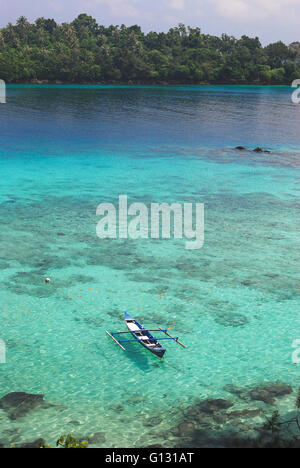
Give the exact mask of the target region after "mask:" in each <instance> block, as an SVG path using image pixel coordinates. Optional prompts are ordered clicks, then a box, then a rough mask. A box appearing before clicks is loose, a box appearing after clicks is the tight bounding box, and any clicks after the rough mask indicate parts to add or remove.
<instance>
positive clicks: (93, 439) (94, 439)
mask: <svg viewBox="0 0 300 468" xmlns="http://www.w3.org/2000/svg"><path fill="white" fill-rule="evenodd" d="M80 440H81V442H83V441H85V440H86V441H87V442H88V443H89V444H92V445H96V444H104V442H105V441H106V437H105V434H104V432H95V433H94V434H92V435H90V436H87V437H81V438H80Z"/></svg>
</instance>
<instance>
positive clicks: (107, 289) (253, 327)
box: [0, 86, 300, 447]
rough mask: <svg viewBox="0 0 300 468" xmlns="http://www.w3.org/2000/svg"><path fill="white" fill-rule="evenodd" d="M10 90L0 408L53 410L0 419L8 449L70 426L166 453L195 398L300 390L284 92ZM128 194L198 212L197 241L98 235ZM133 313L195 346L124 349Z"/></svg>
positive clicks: (0, 217) (294, 178)
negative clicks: (41, 400)
mask: <svg viewBox="0 0 300 468" xmlns="http://www.w3.org/2000/svg"><path fill="white" fill-rule="evenodd" d="M7 94H8V96H7V104H6V105H2V106H1V107H0V143H1V146H0V174H1V179H0V221H1V226H2V229H1V232H0V239H1V253H0V316H1V327H0V330H1V331H0V338H2V339H3V340H5V342H6V344H7V363H6V364H3V365H2V364H1V365H0V378H1V381H0V398H1V397H2V396H4V395H5V394H7V393H9V392H20V391H22V392H27V393H33V394H35V393H42V394H44V395H45V400H46V401H47V402H49V403H52V404H53V405H54V406H53V407H51V408H48V409H36V410H35V411H32V412H30V413H29V414H28V415H26V416H25V417H21V418H18V419H17V420H14V421H13V420H11V419H10V418H9V417H8V415H7V413H6V412H5V411H3V410H0V422H1V424H0V443H1V441H2V443H4V444H8V443H13V442H24V441H30V440H34V439H36V438H38V437H43V438H44V439H46V440H47V441H48V442H51V443H53V441H55V440H56V438H57V436H59V435H61V434H62V433H67V432H71V431H73V432H75V433H76V434H78V435H80V436H82V437H84V436H86V437H88V436H89V435H90V434H93V433H98V432H102V433H103V434H102V439H103V440H102V441H100V442H98V443H97V444H96V445H97V446H107V447H126V446H127V447H129V446H146V445H150V444H153V443H160V444H162V445H165V446H171V445H172V436H171V435H170V434H172V428H173V427H174V426H176V424H177V423H178V421H179V420H180V418H181V417H182V411H184V409H185V408H188V407H189V406H190V405H191V404H193V402H196V401H197V400H199V399H200V400H202V399H206V398H225V399H230V400H233V398H234V397H233V396H232V395H231V394H229V393H228V392H227V391H226V390H224V386H225V385H228V384H233V385H236V386H239V387H245V388H252V387H255V386H258V385H261V384H263V383H266V382H273V383H274V382H283V383H285V384H289V385H292V387H293V388H294V389H295V390H296V389H297V386H299V366H296V365H295V364H294V363H293V362H292V351H293V349H292V343H293V341H294V340H295V339H299V338H300V337H299V287H300V284H299V161H300V158H299V154H300V152H299V151H300V141H299V119H300V107H299V106H296V105H293V104H292V102H291V99H290V96H291V90H290V88H288V87H272V88H271V87H270V88H264V87H244V86H236V87H233V86H231V87H230V86H228V87H222V86H204V87H197V86H178V87H176V86H174V87H153V88H151V87H107V86H103V87H101V86H99V87H96V86H90V87H76V86H52V87H39V86H34V87H33V86H10V87H8V90H7ZM236 145H244V146H247V147H250V148H255V147H257V146H263V147H265V148H268V149H270V150H272V153H271V154H266V153H263V154H256V153H253V152H237V151H235V150H234V149H233V148H234V147H235V146H236ZM120 194H127V195H128V198H129V202H134V201H140V202H143V203H145V204H147V205H150V203H151V202H167V203H171V202H173V201H177V202H179V203H183V202H193V203H205V243H204V247H203V248H202V249H201V250H196V251H187V250H186V249H185V240H178V239H177V240H174V239H170V240H151V239H139V240H135V241H133V240H100V239H99V238H97V236H96V225H97V222H98V221H99V218H98V217H97V216H96V208H97V205H98V204H99V203H102V202H112V203H117V201H118V196H119V195H120ZM45 277H50V278H51V283H50V284H45V283H44V278H45ZM124 310H128V311H129V312H130V313H131V314H132V315H134V316H135V317H136V318H138V319H140V320H141V322H143V323H144V325H145V326H166V327H167V328H170V329H171V332H172V333H174V334H175V335H176V336H177V335H178V336H180V339H181V340H182V341H183V342H184V343H185V344H186V345H187V349H185V350H184V349H182V348H181V347H179V346H178V345H176V344H175V343H172V342H166V343H167V345H166V347H167V353H166V355H165V359H164V360H162V361H160V360H158V359H157V358H155V357H154V356H152V355H151V354H150V353H147V351H145V350H143V349H142V348H141V347H140V346H138V345H135V344H128V345H127V346H126V348H127V352H126V353H124V352H123V351H122V350H121V349H120V348H118V347H117V346H116V345H115V344H114V343H113V342H112V341H110V340H109V338H107V336H106V335H105V330H106V329H109V330H116V329H119V330H122V329H124V324H123V323H122V322H121V321H120V319H121V318H122V317H123V311H124ZM293 397H294V395H292V396H290V397H288V398H287V399H286V400H284V403H282V405H283V407H284V408H288V406H289V404H290V403H291V401H292V399H293ZM234 403H235V405H236V407H237V408H238V409H239V408H240V407H243V403H241V402H240V401H238V400H236V401H234ZM257 405H262V406H264V404H261V403H259V404H258V403H257V402H256V403H255V404H254V407H255V408H256V407H257ZM284 405H285V406H284ZM166 415H167V417H166ZM170 431H171V432H170ZM166 434H167V436H166ZM100 439H101V437H100ZM163 439H165V441H164V442H163ZM176 443H177V444H178V439H177V440H176ZM174 444H175V439H174Z"/></svg>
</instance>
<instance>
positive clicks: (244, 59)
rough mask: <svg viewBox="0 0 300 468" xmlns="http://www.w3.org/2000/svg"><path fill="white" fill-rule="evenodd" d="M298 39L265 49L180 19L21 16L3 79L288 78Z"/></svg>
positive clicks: (12, 30) (2, 52)
mask: <svg viewBox="0 0 300 468" xmlns="http://www.w3.org/2000/svg"><path fill="white" fill-rule="evenodd" d="M297 57H300V44H299V43H293V44H291V45H290V46H289V47H287V46H286V45H285V44H283V43H282V42H277V43H274V44H270V45H268V46H267V47H262V45H261V43H260V41H259V39H258V38H257V37H256V38H250V37H247V36H242V38H241V39H236V38H234V37H232V36H228V35H226V34H223V35H222V36H221V37H216V36H211V35H208V34H202V33H201V30H200V29H199V28H190V27H186V26H184V25H183V24H179V26H178V27H174V28H171V29H170V30H169V31H168V32H167V33H163V32H161V33H157V32H154V31H151V32H149V33H147V34H145V33H144V32H142V30H141V28H140V26H137V25H134V26H130V27H126V26H125V25H121V26H113V25H111V26H109V27H105V26H102V25H99V24H97V21H96V20H95V19H94V18H92V17H91V16H88V15H86V14H81V15H79V16H78V18H76V19H75V20H74V21H73V22H71V23H63V24H61V25H59V24H57V23H56V22H55V20H53V19H45V18H38V19H37V20H36V21H35V23H34V24H31V23H29V22H28V21H27V19H26V18H25V17H23V16H22V17H20V18H19V19H18V20H17V23H16V25H12V24H11V23H10V24H8V25H7V26H6V27H5V28H2V29H0V78H1V79H4V80H5V81H7V82H8V83H9V82H15V83H17V82H39V81H48V82H55V81H60V82H64V83H72V82H74V83H75V82H76V83H83V82H84V83H95V82H96V83H149V84H155V83H191V84H192V83H199V82H210V83H224V82H225V83H266V84H268V83H274V84H276V83H277V84H280V83H289V84H290V83H291V82H292V81H293V80H294V79H296V78H299V77H300V63H299V61H298V59H297Z"/></svg>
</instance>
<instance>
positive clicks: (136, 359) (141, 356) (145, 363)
mask: <svg viewBox="0 0 300 468" xmlns="http://www.w3.org/2000/svg"><path fill="white" fill-rule="evenodd" d="M137 348H138V349H137ZM148 354H149V353H148V352H147V351H146V350H143V349H142V350H141V349H140V346H130V347H129V346H127V348H126V354H125V356H126V358H127V359H130V361H131V362H132V363H133V364H134V365H135V366H136V367H138V368H139V369H140V370H142V371H143V372H151V371H152V370H153V369H155V368H157V367H162V366H163V361H162V360H161V359H159V358H157V357H156V356H152V355H149V356H148Z"/></svg>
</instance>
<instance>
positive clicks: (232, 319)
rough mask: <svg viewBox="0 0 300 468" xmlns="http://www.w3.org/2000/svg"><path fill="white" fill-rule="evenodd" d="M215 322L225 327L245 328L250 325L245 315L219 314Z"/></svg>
mask: <svg viewBox="0 0 300 468" xmlns="http://www.w3.org/2000/svg"><path fill="white" fill-rule="evenodd" d="M215 321H216V322H217V323H218V324H219V325H223V326H224V327H243V326H244V325H247V324H248V323H249V320H248V319H247V317H245V316H244V315H242V314H234V313H231V312H225V313H222V314H219V315H218V316H217V317H216V318H215Z"/></svg>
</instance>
